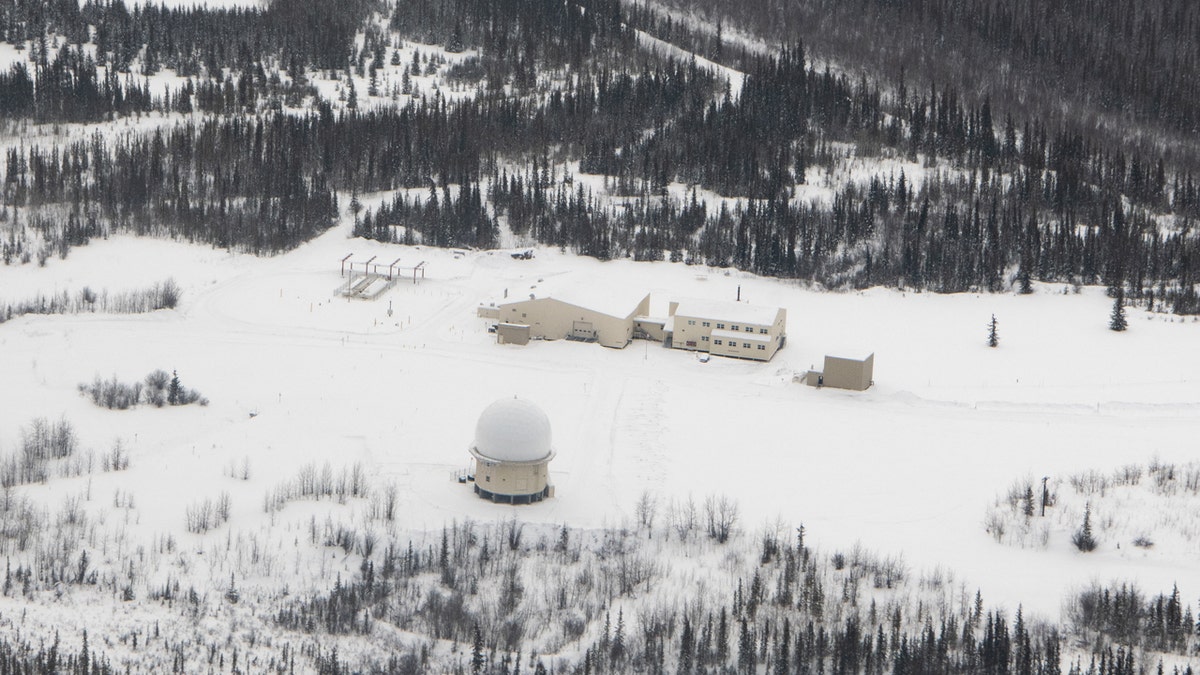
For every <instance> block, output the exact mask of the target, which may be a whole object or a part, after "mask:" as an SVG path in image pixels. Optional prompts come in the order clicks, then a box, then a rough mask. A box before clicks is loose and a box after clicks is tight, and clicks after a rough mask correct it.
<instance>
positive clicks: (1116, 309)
mask: <svg viewBox="0 0 1200 675" xmlns="http://www.w3.org/2000/svg"><path fill="white" fill-rule="evenodd" d="M1108 327H1109V328H1110V329H1112V330H1115V331H1117V332H1120V331H1123V330H1125V329H1126V328H1128V327H1129V323H1128V322H1127V321H1126V320H1125V291H1124V290H1118V291H1117V297H1116V298H1114V299H1113V308H1112V315H1111V316H1110V317H1109V319H1108Z"/></svg>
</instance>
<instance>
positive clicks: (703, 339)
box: [666, 300, 787, 361]
mask: <svg viewBox="0 0 1200 675" xmlns="http://www.w3.org/2000/svg"><path fill="white" fill-rule="evenodd" d="M666 332H667V334H668V335H669V337H670V340H671V346H672V347H675V348H676V349H692V350H697V351H703V352H709V353H712V354H717V355H719V356H736V357H738V358H743V359H754V360H757V361H769V360H771V357H772V356H775V352H777V351H779V349H780V348H781V347H783V345H784V343H785V342H786V341H787V310H785V309H783V308H782V307H766V306H758V305H750V304H747V303H744V302H723V301H716V300H680V301H679V302H672V303H671V306H670V318H669V319H668V320H667V327H666Z"/></svg>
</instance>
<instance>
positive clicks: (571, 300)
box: [500, 279, 650, 319]
mask: <svg viewBox="0 0 1200 675" xmlns="http://www.w3.org/2000/svg"><path fill="white" fill-rule="evenodd" d="M649 295H650V293H648V292H647V291H645V290H633V289H621V288H608V287H605V286H602V285H598V284H577V283H570V282H565V283H563V282H558V281H557V280H553V279H551V280H550V281H545V282H542V281H539V282H536V283H533V284H530V285H529V286H528V287H527V288H523V289H509V297H508V299H507V300H506V301H504V302H502V303H501V305H500V306H501V307H507V306H509V305H515V304H517V303H521V302H528V301H530V300H558V301H559V302H565V303H567V304H569V305H575V306H576V307H582V308H584V309H589V310H591V311H593V312H599V313H600V314H607V315H608V316H613V317H617V318H619V319H624V318H628V317H630V316H632V315H633V314H634V312H636V311H637V310H638V305H640V304H641V303H642V300H645V299H646V297H647V296H649Z"/></svg>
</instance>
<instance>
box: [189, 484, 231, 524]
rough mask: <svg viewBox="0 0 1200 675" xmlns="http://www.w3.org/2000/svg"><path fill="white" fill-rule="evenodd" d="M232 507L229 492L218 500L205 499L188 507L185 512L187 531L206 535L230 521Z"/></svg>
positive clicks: (222, 494)
mask: <svg viewBox="0 0 1200 675" xmlns="http://www.w3.org/2000/svg"><path fill="white" fill-rule="evenodd" d="M230 507H231V502H230V499H229V493H228V492H222V493H221V494H220V495H218V496H217V498H216V499H204V500H201V501H199V502H196V503H195V504H192V505H190V506H188V507H187V509H186V510H185V512H184V520H185V521H186V523H187V531H188V532H192V533H193V534H204V533H205V532H208V531H209V530H211V529H213V528H216V527H220V526H221V525H223V524H225V523H226V522H228V521H229V512H230Z"/></svg>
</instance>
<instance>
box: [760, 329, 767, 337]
mask: <svg viewBox="0 0 1200 675" xmlns="http://www.w3.org/2000/svg"><path fill="white" fill-rule="evenodd" d="M758 332H759V333H761V334H763V335H766V334H767V329H766V328H759V329H758Z"/></svg>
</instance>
